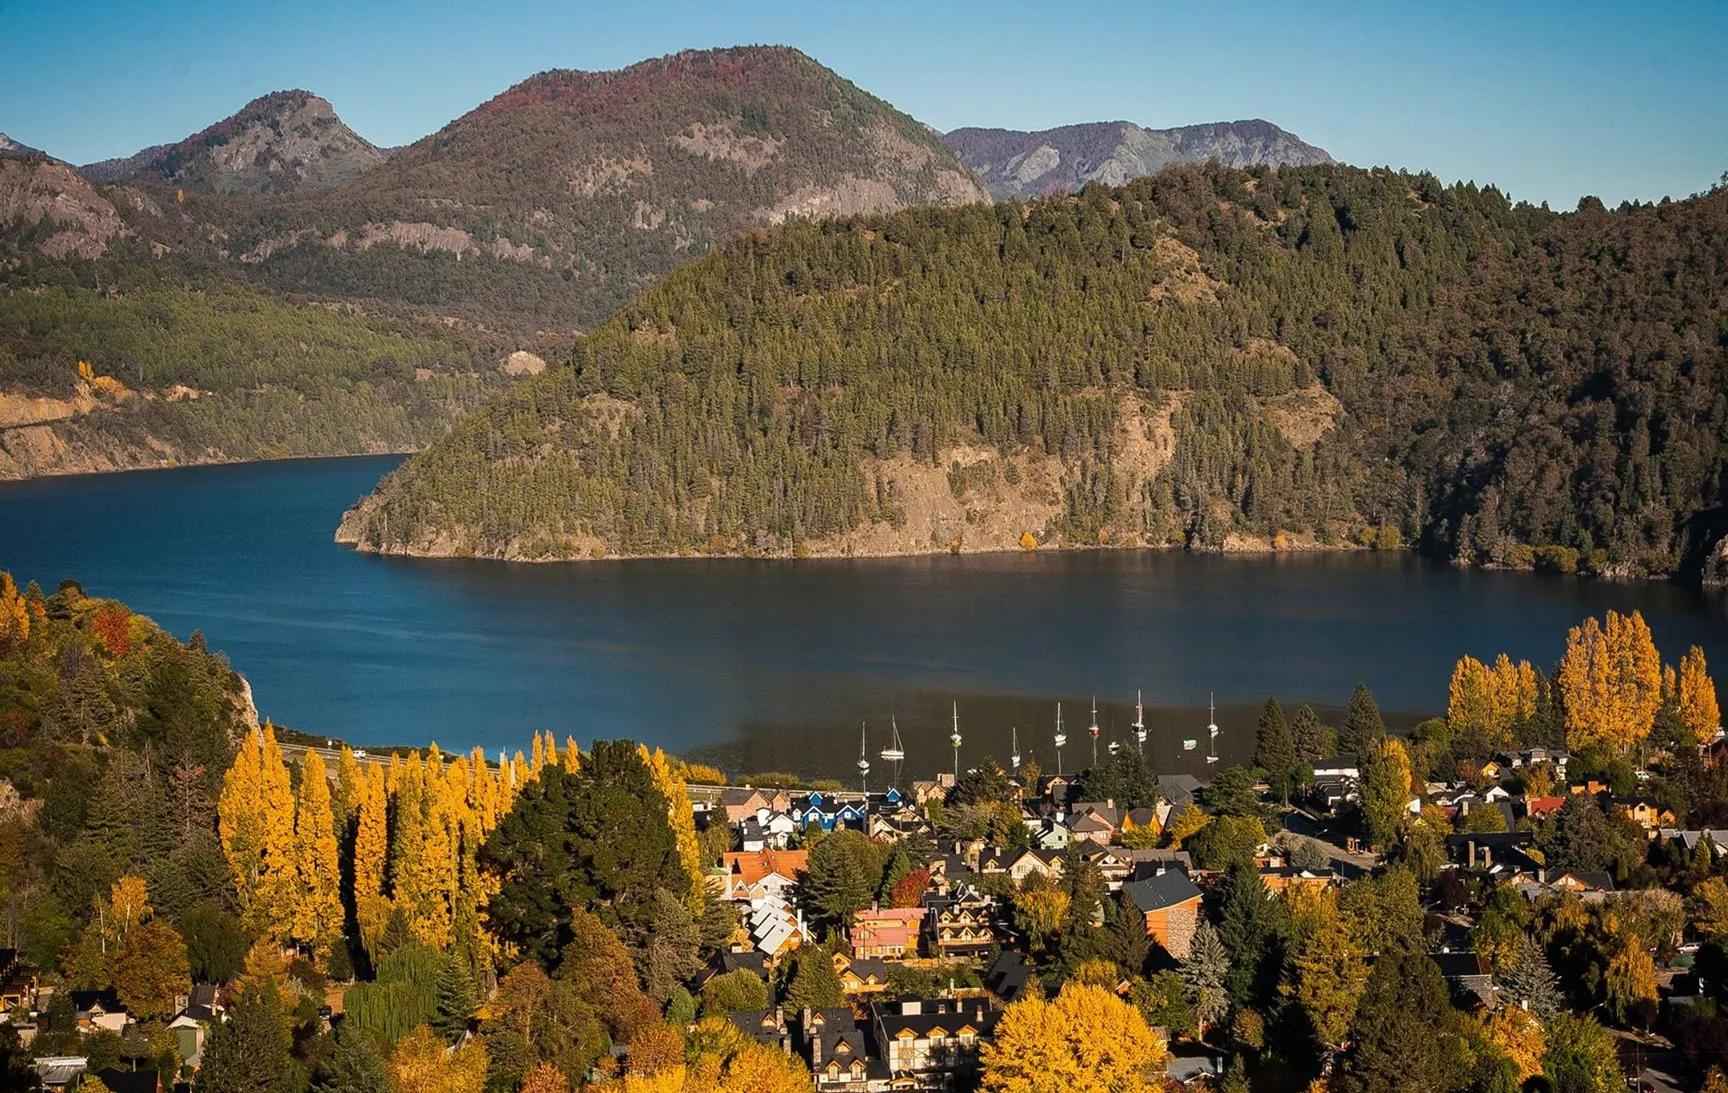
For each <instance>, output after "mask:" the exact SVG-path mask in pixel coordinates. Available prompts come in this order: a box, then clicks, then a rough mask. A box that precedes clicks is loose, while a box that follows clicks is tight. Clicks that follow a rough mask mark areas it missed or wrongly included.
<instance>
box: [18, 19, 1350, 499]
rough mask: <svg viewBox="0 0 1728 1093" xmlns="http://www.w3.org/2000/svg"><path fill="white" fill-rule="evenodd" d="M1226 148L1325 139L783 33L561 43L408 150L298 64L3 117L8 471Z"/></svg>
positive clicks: (453, 373) (423, 380) (473, 381)
mask: <svg viewBox="0 0 1728 1093" xmlns="http://www.w3.org/2000/svg"><path fill="white" fill-rule="evenodd" d="M1082 137H1084V138H1085V139H1084V140H1083V139H1081V138H1082ZM1087 141H1090V143H1087ZM979 156H981V157H982V159H978V160H977V163H979V164H981V166H979V168H978V170H977V172H976V173H975V171H974V168H973V167H972V166H969V162H971V161H973V160H974V158H975V157H979ZM1213 156H1216V157H1217V158H1220V159H1222V160H1224V161H1225V162H1228V163H1233V164H1234V163H1259V162H1309V161H1311V160H1312V158H1313V157H1315V156H1317V157H1319V159H1320V160H1321V161H1324V159H1325V154H1324V153H1322V152H1319V151H1318V150H1317V149H1310V148H1309V147H1308V146H1307V145H1303V144H1301V142H1300V141H1296V140H1295V138H1293V137H1290V136H1289V135H1288V134H1285V133H1283V131H1282V130H1279V129H1277V128H1276V127H1273V126H1270V125H1265V124H1264V123H1236V124H1232V125H1223V126H1214V127H1194V128H1192V129H1187V130H1172V131H1170V132H1169V133H1163V134H1160V133H1157V132H1155V131H1151V130H1143V129H1140V128H1139V127H1136V126H1127V125H1125V124H1122V123H1111V124H1109V125H1103V126H1078V127H1071V128H1070V129H1067V130H1053V131H1051V132H1050V133H1045V134H1031V135H1028V134H1009V133H1003V132H994V133H991V132H988V131H982V130H961V131H959V132H956V133H954V134H950V135H949V137H948V139H947V140H946V141H945V140H944V139H943V138H942V137H941V136H940V135H939V134H938V133H936V132H935V131H934V130H932V129H931V128H930V127H928V126H926V125H924V124H922V123H920V122H919V121H917V120H916V119H914V118H911V117H909V116H907V115H906V114H904V113H902V112H901V111H899V110H896V109H895V108H894V107H893V106H891V105H890V104H888V103H886V102H884V101H882V100H881V99H878V98H876V97H875V96H873V95H870V94H869V93H868V92H866V91H863V90H861V89H859V88H858V87H856V86H855V85H853V84H852V83H850V82H849V81H847V80H846V79H844V78H842V77H841V76H839V75H837V74H836V73H834V72H832V71H830V70H829V69H827V68H825V67H823V66H822V65H820V64H818V63H817V62H816V61H814V60H812V59H811V58H809V57H807V56H805V55H804V54H803V53H800V52H798V51H797V50H795V49H788V48H783V47H770V46H751V47H741V48H734V49H717V50H699V51H689V52H684V53H679V54H676V55H673V56H668V57H661V58H657V59H654V60H648V61H643V62H641V63H639V64H635V65H631V66H630V67H628V68H624V69H621V70H618V71H613V72H579V71H571V70H555V71H550V72H543V73H540V74H539V75H536V76H532V77H530V78H528V79H526V80H524V81H522V82H521V83H519V84H517V85H515V86H514V87H511V88H509V89H507V90H505V91H504V92H503V93H501V94H499V95H498V96H496V97H494V98H493V99H491V100H489V101H487V102H485V103H482V104H481V105H479V106H477V107H476V108H475V109H473V110H471V111H469V112H468V113H466V114H464V115H462V116H461V117H459V118H457V119H455V120H454V121H452V122H450V123H449V124H448V125H445V126H444V127H443V128H441V129H439V130H438V131H437V132H435V133H432V134H431V135H429V136H427V137H425V138H423V139H421V140H419V141H416V142H414V143H412V144H410V145H408V146H406V147H402V148H397V149H383V148H380V147H378V146H376V145H374V144H373V143H371V142H370V141H368V140H366V139H365V138H364V137H362V136H360V135H359V134H357V133H356V132H354V130H353V129H351V128H349V127H348V126H347V125H346V124H345V123H344V122H343V121H342V119H341V118H340V117H339V116H338V115H337V113H336V111H335V110H334V108H333V107H332V106H331V104H330V103H329V102H327V101H326V100H324V99H322V98H319V97H318V96H317V95H315V94H313V93H311V92H310V91H305V90H293V91H279V92H275V93H272V94H269V95H265V96H263V97H261V98H259V99H256V100H254V101H252V102H250V103H247V104H246V105H245V106H244V107H243V108H241V109H240V110H239V111H238V112H237V113H235V114H234V115H233V116H231V117H228V118H224V119H222V120H220V121H217V122H215V123H214V124H212V125H209V126H207V127H205V128H204V129H201V130H199V131H198V132H196V133H193V134H191V135H190V136H187V137H185V138H184V139H181V140H178V141H175V142H172V143H168V144H160V145H155V146H152V147H149V148H145V149H143V150H142V151H139V152H137V153H135V154H133V155H130V156H126V157H123V158H119V159H112V160H105V161H102V162H100V163H93V164H89V165H87V166H85V167H82V168H74V167H72V166H71V165H69V164H67V163H65V162H63V161H61V160H59V159H55V158H54V157H53V156H52V155H50V154H47V153H43V152H40V151H38V150H36V149H33V148H29V147H27V146H25V145H22V144H19V143H17V142H15V141H12V140H10V139H7V138H4V137H0V261H11V262H14V263H15V264H14V265H13V266H12V267H11V271H10V273H9V276H8V279H7V283H5V284H0V477H11V476H20V475H33V474H42V473H53V472H54V471H57V470H58V471H72V470H100V469H106V468H108V467H113V466H133V465H158V464H162V463H176V462H197V461H210V460H221V459H236V458H256V457H258V455H259V454H260V453H264V452H274V453H280V454H297V455H301V454H336V453H339V452H342V451H348V450H355V451H372V450H379V449H381V448H400V447H412V446H417V445H418V444H420V443H422V442H423V439H424V438H425V437H427V436H429V435H436V434H437V433H438V432H439V431H440V430H442V429H443V428H444V427H445V426H447V425H448V424H449V422H451V421H453V420H454V419H455V416H456V415H458V414H460V413H461V412H462V411H464V410H465V409H468V408H469V407H470V406H471V405H472V403H473V400H474V399H476V398H479V397H481V395H482V394H483V392H484V390H487V389H490V388H491V387H492V386H496V385H502V384H506V383H509V382H513V381H514V379H515V377H517V376H520V375H522V374H525V373H527V372H532V371H534V370H536V369H537V368H539V367H543V362H544V361H546V360H552V359H556V358H559V357H562V356H565V355H567V354H568V353H569V352H570V349H571V346H572V344H573V343H574V342H575V341H576V340H577V339H578V338H579V337H580V336H581V335H582V334H583V332H585V331H592V330H594V329H595V328H597V327H598V326H599V325H600V324H601V323H603V322H604V321H605V320H606V319H607V318H608V317H609V316H610V315H612V314H614V313H615V312H616V311H617V310H618V308H619V307H620V306H622V305H623V304H624V303H625V302H626V301H627V300H629V299H630V298H631V297H632V296H634V295H635V294H636V293H638V292H640V291H641V290H642V289H644V288H645V287H647V286H649V285H651V284H653V283H654V282H656V281H658V280H659V279H661V278H663V277H664V276H665V275H666V274H668V273H669V272H671V271H672V270H674V269H675V268H677V267H679V266H681V265H684V264H686V263H688V262H690V261H691V260H693V259H696V258H699V257H701V256H702V255H703V254H706V253H709V252H710V251H712V250H714V249H716V248H718V247H719V246H721V245H723V244H724V243H725V241H726V240H728V239H729V238H731V237H734V236H736V235H738V234H739V233H744V232H759V231H762V230H767V229H771V228H773V227H775V226H776V225H779V224H781V223H783V222H786V221H788V220H796V219H827V218H833V217H846V216H853V215H860V214H877V213H889V212H893V211H895V210H898V209H902V208H906V207H910V206H954V205H966V204H974V203H979V202H983V201H987V200H989V198H990V196H991V191H990V190H987V189H986V187H985V185H984V184H983V182H981V181H980V176H982V177H983V178H984V179H985V180H994V181H992V182H991V185H992V186H993V187H994V188H995V190H996V191H997V192H1006V193H1013V194H1020V193H1031V192H1044V191H1047V190H1063V189H1072V188H1075V187H1077V186H1078V185H1080V184H1081V183H1083V182H1084V181H1086V180H1087V179H1090V178H1102V179H1105V180H1120V179H1124V178H1127V177H1129V176H1130V175H1132V174H1137V173H1141V172H1142V171H1144V170H1155V169H1156V168H1157V167H1158V166H1161V165H1162V164H1163V163H1164V162H1167V161H1176V160H1180V159H1206V158H1209V157H1213ZM1136 157H1138V158H1136ZM1280 157H1283V158H1280ZM1300 157H1307V158H1300ZM1010 161H1012V162H1010ZM1009 178H1012V179H1015V180H1018V181H1015V182H1013V183H1012V185H1011V186H1010V187H1009V188H1008V189H1006V190H1004V189H1003V188H1002V187H1003V186H1004V185H1007V184H1006V183H1004V182H1003V181H1002V180H1003V179H1009ZM46 286H76V287H75V288H73V287H66V288H65V291H66V293H67V296H66V298H65V299H64V300H63V301H62V300H60V299H59V298H58V297H53V296H47V297H45V296H43V295H42V292H43V290H44V288H45V287H46ZM51 300H52V301H53V303H54V306H49V303H50V301H51ZM146 301H149V306H145V304H146ZM261 301H262V302H261ZM265 303H268V304H269V305H270V306H268V307H266V306H264V304H265ZM165 315H171V316H172V317H173V320H172V321H173V323H174V324H177V325H176V326H175V328H174V329H173V330H170V331H168V335H169V336H162V335H161V333H160V332H161V331H162V329H163V323H164V322H165V321H166V320H165V319H164V318H163V316H165ZM199 330H202V331H203V332H204V333H203V336H200V337H192V336H190V334H191V333H192V332H194V331H199ZM289 330H303V331H304V330H317V331H320V333H319V334H318V335H317V337H318V338H320V339H323V343H321V344H319V345H314V344H313V343H312V342H310V341H307V342H306V344H307V346H308V347H309V349H308V350H307V352H309V353H311V354H312V355H313V356H315V357H317V359H318V361H319V365H318V367H317V369H315V372H316V375H313V374H312V373H310V372H308V373H306V374H300V373H297V372H296V370H295V368H294V366H293V363H292V361H291V360H289V359H287V358H286V357H284V356H283V355H282V354H281V353H280V352H279V350H280V346H278V345H276V344H275V339H279V338H281V337H283V336H285V332H287V331H289ZM182 334H185V335H187V336H181V335H182ZM294 336H295V337H296V339H301V340H304V339H303V336H302V335H301V334H296V335H294ZM333 345H341V346H345V347H348V348H347V349H344V350H343V351H342V352H326V351H325V350H326V349H328V348H329V347H330V346H333ZM357 346H367V347H369V348H368V349H366V350H365V355H363V356H358V357H355V358H354V359H352V360H351V361H350V362H349V363H348V364H346V365H344V364H343V363H342V362H343V361H345V360H349V358H348V357H346V356H344V353H351V352H358V351H357V350H354V349H353V347H357ZM177 354H178V356H177ZM182 358H183V359H182ZM79 360H88V361H89V363H90V365H91V367H92V369H93V370H94V373H95V374H96V375H98V376H106V375H115V376H125V377H127V383H128V384H129V386H128V388H127V389H128V390H129V391H132V392H133V393H134V394H135V395H136V396H137V397H136V398H129V397H128V398H117V399H109V400H107V401H103V400H102V399H96V400H95V401H91V398H92V396H91V395H89V393H88V392H84V391H83V390H82V388H81V387H80V386H79V382H80V381H79V380H78V379H77V372H76V369H75V367H74V366H75V364H76V362H77V361H79ZM450 384H455V385H456V387H452V388H448V389H446V388H447V387H448V385H450ZM440 385H445V386H440ZM457 388H459V390H458V389H457ZM92 390H96V389H94V388H92ZM170 391H172V392H174V394H173V396H172V398H170V397H169V395H168V394H166V392H170ZM200 392H201V393H204V394H213V395H216V396H220V397H217V398H214V399H212V398H206V397H203V394H199V393H200ZM97 393H98V394H99V393H100V391H98V392H97ZM195 394H197V395H198V397H197V398H194V397H193V395H195ZM8 398H9V399H12V400H13V401H12V402H11V403H10V404H7V403H5V401H4V400H6V399H8ZM20 398H22V399H26V400H28V399H40V398H49V399H54V400H58V402H57V403H56V404H55V406H53V407H47V406H45V405H37V404H35V403H29V404H27V405H26V404H24V403H19V402H17V400H18V399H20ZM356 407H357V408H358V409H356ZM86 411H88V412H86ZM356 414H359V415H361V417H362V418H363V420H362V419H360V418H355V417H354V415H356ZM392 415H394V416H392ZM73 422H77V423H78V424H77V427H76V428H74V426H73V424H72V423H73ZM94 451H99V452H100V454H99V456H98V455H93V454H92V452H94Z"/></svg>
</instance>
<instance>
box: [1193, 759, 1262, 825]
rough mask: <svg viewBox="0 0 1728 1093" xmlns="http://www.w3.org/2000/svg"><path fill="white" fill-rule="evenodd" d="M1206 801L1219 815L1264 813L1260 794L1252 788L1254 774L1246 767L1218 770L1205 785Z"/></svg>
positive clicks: (1260, 814) (1258, 814)
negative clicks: (1209, 783) (1209, 782)
mask: <svg viewBox="0 0 1728 1093" xmlns="http://www.w3.org/2000/svg"><path fill="white" fill-rule="evenodd" d="M1206 803H1207V804H1209V805H1211V806H1212V808H1213V809H1214V810H1215V811H1216V812H1217V813H1218V814H1219V815H1221V816H1254V817H1260V816H1262V815H1264V814H1265V811H1266V806H1265V805H1263V804H1261V803H1260V794H1259V793H1258V792H1257V791H1256V790H1255V788H1254V774H1253V772H1252V771H1250V770H1249V769H1248V768H1247V767H1243V766H1229V767H1225V768H1224V769H1223V770H1221V771H1219V772H1218V775H1217V777H1215V778H1213V779H1212V784H1211V785H1209V786H1207V787H1206Z"/></svg>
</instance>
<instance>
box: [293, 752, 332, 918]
mask: <svg viewBox="0 0 1728 1093" xmlns="http://www.w3.org/2000/svg"><path fill="white" fill-rule="evenodd" d="M294 851H295V853H294V858H295V864H296V866H297V869H298V872H299V883H298V885H297V886H296V887H297V889H298V892H297V895H298V899H297V900H296V901H295V908H294V917H293V925H292V930H291V935H292V937H293V939H294V940H295V941H297V942H299V943H300V944H302V945H305V946H307V947H309V948H311V949H312V950H314V951H315V952H325V951H328V949H329V947H330V946H331V945H332V944H334V943H335V942H336V940H337V939H338V938H339V937H341V935H342V895H341V862H340V858H339V855H338V852H337V845H336V830H335V826H334V817H333V816H332V814H331V809H330V783H329V781H328V780H327V779H326V775H325V771H324V760H323V759H322V758H320V757H319V755H318V753H317V752H316V751H313V750H311V749H307V751H306V753H305V758H304V759H303V760H301V763H300V792H299V796H298V799H297V800H296V801H295V805H294Z"/></svg>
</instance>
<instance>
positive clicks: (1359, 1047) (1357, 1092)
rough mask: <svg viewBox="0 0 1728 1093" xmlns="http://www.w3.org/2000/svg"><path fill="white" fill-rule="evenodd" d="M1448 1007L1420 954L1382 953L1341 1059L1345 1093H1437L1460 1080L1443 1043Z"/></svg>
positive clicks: (1440, 983)
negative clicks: (1349, 1046) (1345, 1052)
mask: <svg viewBox="0 0 1728 1093" xmlns="http://www.w3.org/2000/svg"><path fill="white" fill-rule="evenodd" d="M1452 1016H1453V1014H1452V1007H1451V1004H1450V1002H1449V1001H1448V999H1447V993H1446V981H1445V980H1444V979H1442V978H1441V977H1440V969H1439V967H1438V966H1437V965H1436V964H1435V963H1434V961H1433V959H1432V958H1430V957H1429V956H1428V954H1427V953H1424V952H1410V951H1406V950H1402V949H1395V950H1393V951H1391V952H1387V953H1382V954H1381V955H1380V958H1379V959H1378V960H1376V961H1375V962H1374V970H1373V971H1372V972H1371V973H1370V974H1369V976H1368V982H1367V985H1366V987H1365V988H1364V990H1363V993H1362V1001H1361V1004H1360V1005H1359V1006H1358V1008H1357V1010H1356V1021H1355V1024H1354V1025H1353V1027H1352V1029H1351V1036H1350V1040H1351V1048H1350V1052H1349V1054H1348V1055H1347V1056H1346V1057H1345V1062H1344V1067H1343V1086H1344V1089H1345V1090H1346V1091H1347V1093H1440V1091H1443V1090H1448V1089H1452V1088H1454V1086H1455V1084H1456V1083H1457V1081H1458V1080H1459V1078H1461V1077H1462V1075H1461V1074H1458V1073H1456V1072H1455V1070H1454V1067H1455V1063H1456V1057H1455V1056H1454V1054H1453V1052H1451V1051H1450V1050H1449V1047H1450V1046H1451V1045H1449V1044H1448V1043H1447V1042H1446V1041H1447V1040H1448V1039H1451V1038H1452V1036H1453V1034H1451V1033H1450V1032H1449V1029H1450V1028H1451V1025H1452V1020H1451V1019H1452Z"/></svg>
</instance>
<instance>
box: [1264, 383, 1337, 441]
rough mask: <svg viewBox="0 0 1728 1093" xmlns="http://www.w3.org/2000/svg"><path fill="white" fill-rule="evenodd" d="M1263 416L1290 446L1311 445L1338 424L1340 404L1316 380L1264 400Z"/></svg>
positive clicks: (1335, 397)
mask: <svg viewBox="0 0 1728 1093" xmlns="http://www.w3.org/2000/svg"><path fill="white" fill-rule="evenodd" d="M1265 406H1266V418H1267V420H1268V421H1270V422H1271V423H1272V426H1273V428H1275V429H1277V430H1278V431H1279V432H1280V433H1282V434H1283V436H1284V439H1285V440H1288V441H1289V442H1290V444H1291V446H1292V447H1296V448H1312V447H1313V446H1314V445H1316V444H1318V443H1319V442H1320V438H1321V437H1324V436H1325V435H1326V434H1327V433H1329V432H1331V431H1332V429H1333V428H1334V427H1335V426H1336V425H1337V424H1338V413H1339V411H1341V410H1343V409H1344V404H1343V403H1341V402H1339V401H1338V398H1337V396H1335V395H1334V394H1332V392H1330V391H1328V390H1326V388H1324V387H1322V386H1321V385H1320V384H1318V383H1316V384H1314V385H1313V386H1312V387H1304V388H1303V389H1302V390H1300V391H1292V392H1290V393H1289V394H1287V395H1279V396H1277V397H1276V398H1270V399H1267V400H1266V402H1265Z"/></svg>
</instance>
